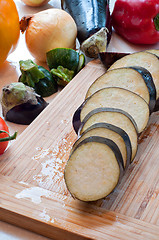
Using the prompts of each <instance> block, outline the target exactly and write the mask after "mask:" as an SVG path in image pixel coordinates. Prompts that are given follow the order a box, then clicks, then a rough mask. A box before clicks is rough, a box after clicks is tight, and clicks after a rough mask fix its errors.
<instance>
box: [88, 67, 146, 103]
mask: <svg viewBox="0 0 159 240" xmlns="http://www.w3.org/2000/svg"><path fill="white" fill-rule="evenodd" d="M106 87H120V88H124V89H127V90H130V91H132V92H134V93H136V94H138V95H140V96H141V97H142V98H143V99H144V100H145V101H146V102H147V103H148V104H149V103H150V94H149V91H148V88H147V85H146V83H145V81H144V79H143V77H142V75H141V74H140V73H139V72H138V71H136V70H135V69H132V68H128V67H125V68H118V69H114V70H110V71H107V72H106V73H105V74H103V75H102V76H100V77H99V78H97V79H96V81H95V82H93V83H92V85H91V86H90V87H89V89H88V91H87V94H86V97H85V98H88V97H90V96H91V95H92V94H94V93H95V92H97V91H98V90H100V89H102V88H106Z"/></svg>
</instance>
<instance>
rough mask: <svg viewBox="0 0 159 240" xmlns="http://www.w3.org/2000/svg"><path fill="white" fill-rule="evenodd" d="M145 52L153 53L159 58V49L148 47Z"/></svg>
mask: <svg viewBox="0 0 159 240" xmlns="http://www.w3.org/2000/svg"><path fill="white" fill-rule="evenodd" d="M146 52H150V53H153V54H155V55H156V56H157V57H158V58H159V49H149V50H146Z"/></svg>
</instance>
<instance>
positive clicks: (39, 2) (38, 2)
mask: <svg viewBox="0 0 159 240" xmlns="http://www.w3.org/2000/svg"><path fill="white" fill-rule="evenodd" d="M21 1H22V2H23V3H25V4H26V5H27V6H30V7H40V6H43V5H45V4H46V3H48V2H49V1H50V0H21Z"/></svg>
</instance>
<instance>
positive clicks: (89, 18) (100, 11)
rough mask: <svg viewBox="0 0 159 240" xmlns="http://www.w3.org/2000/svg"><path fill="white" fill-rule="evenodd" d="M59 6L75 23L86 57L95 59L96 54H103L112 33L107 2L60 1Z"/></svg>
mask: <svg viewBox="0 0 159 240" xmlns="http://www.w3.org/2000/svg"><path fill="white" fill-rule="evenodd" d="M61 4H62V8H63V9H64V10H65V11H67V12H68V13H69V14H70V15H71V16H72V17H73V19H74V20H75V22H76V25H77V30H78V34H77V38H78V40H79V43H80V45H81V49H82V50H83V51H84V52H85V54H86V56H88V57H94V58H96V57H97V56H98V52H101V51H102V52H105V51H106V47H107V45H108V43H109V42H110V39H111V33H112V21H111V15H110V11H109V0H93V1H90V0H72V1H70V0H61ZM93 36H95V37H94V38H93V41H92V37H93ZM88 39H89V40H88ZM94 39H95V42H94Z"/></svg>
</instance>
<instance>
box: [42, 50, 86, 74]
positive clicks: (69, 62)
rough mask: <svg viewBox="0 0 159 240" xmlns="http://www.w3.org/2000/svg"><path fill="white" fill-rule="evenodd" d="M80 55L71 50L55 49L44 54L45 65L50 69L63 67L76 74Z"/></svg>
mask: <svg viewBox="0 0 159 240" xmlns="http://www.w3.org/2000/svg"><path fill="white" fill-rule="evenodd" d="M81 55H83V54H79V53H78V52H77V51H75V50H73V49H71V48H55V49H52V50H51V51H49V52H47V53H46V58H47V64H48V66H49V68H50V69H52V68H57V67H58V66H63V67H64V68H68V69H69V70H72V71H74V72H75V73H76V72H77V69H78V67H79V57H80V56H81ZM83 64H84V63H83Z"/></svg>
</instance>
